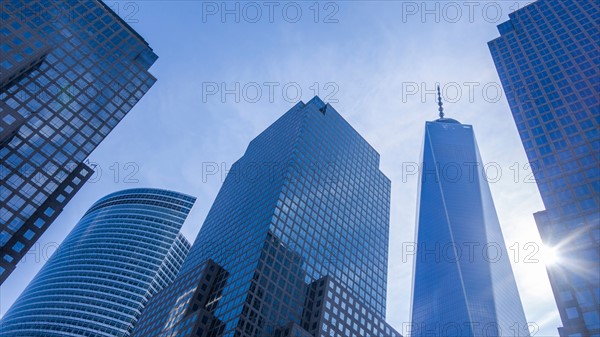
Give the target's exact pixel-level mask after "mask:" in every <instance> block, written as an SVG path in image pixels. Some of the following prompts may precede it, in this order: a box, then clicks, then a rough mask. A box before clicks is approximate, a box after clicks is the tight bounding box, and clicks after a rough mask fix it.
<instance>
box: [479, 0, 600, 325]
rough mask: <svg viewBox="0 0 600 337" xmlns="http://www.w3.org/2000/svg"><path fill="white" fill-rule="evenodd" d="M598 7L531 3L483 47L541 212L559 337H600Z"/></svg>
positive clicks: (577, 1) (568, 1)
mask: <svg viewBox="0 0 600 337" xmlns="http://www.w3.org/2000/svg"><path fill="white" fill-rule="evenodd" d="M599 19H600V5H599V4H598V2H597V1H593V0H562V1H549V0H539V1H536V2H534V3H532V4H530V5H528V6H526V7H524V8H522V9H520V10H518V11H516V12H514V13H512V14H511V15H510V20H509V21H507V22H505V23H502V24H501V25H499V26H498V30H499V31H500V35H501V36H500V37H499V38H497V39H495V40H493V41H491V42H489V47H490V50H491V53H492V56H493V59H494V63H495V64H496V68H497V70H498V74H499V76H500V80H501V81H502V85H503V87H504V91H505V92H506V97H507V99H508V103H509V105H510V108H511V110H512V115H513V117H514V120H515V124H516V125H517V129H518V131H519V134H520V136H521V141H522V142H523V146H524V147H525V152H526V153H527V157H528V159H529V162H530V163H531V166H532V167H533V169H534V170H533V173H534V175H535V178H536V182H537V185H538V188H539V191H540V194H541V196H542V200H543V202H544V206H545V208H546V209H545V210H543V211H541V212H538V213H536V214H535V220H536V223H537V226H538V229H539V231H540V235H541V238H542V241H543V242H544V245H545V246H546V249H550V250H553V251H554V253H555V255H556V256H557V257H558V259H557V261H555V262H554V263H552V264H549V265H548V266H547V270H548V275H549V278H550V283H551V285H552V290H553V292H554V297H555V299H556V303H557V305H558V309H559V312H560V317H561V319H562V324H563V327H562V328H560V329H559V332H560V335H561V336H563V337H565V336H567V337H588V336H596V337H598V336H600V271H599V270H600V248H599V247H600V168H599V167H600V152H599V148H600V142H599V141H600V136H599V131H598V130H599V124H600V104H599V98H600V74H599V71H598V67H599V66H600V52H599V51H598V41H600V32H599V31H598V20H599Z"/></svg>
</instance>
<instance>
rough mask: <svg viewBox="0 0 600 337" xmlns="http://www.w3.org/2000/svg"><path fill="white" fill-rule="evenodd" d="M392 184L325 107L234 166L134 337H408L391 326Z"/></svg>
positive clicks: (314, 107)
mask: <svg viewBox="0 0 600 337" xmlns="http://www.w3.org/2000/svg"><path fill="white" fill-rule="evenodd" d="M389 207H390V181H389V180H388V178H386V176H385V175H384V174H383V173H382V172H381V171H380V170H379V155H378V153H377V152H376V151H375V150H374V149H373V148H372V147H371V146H370V145H369V144H368V143H367V142H366V141H365V140H364V139H363V138H362V137H361V136H360V135H359V134H358V133H357V132H356V131H355V130H354V129H353V128H352V127H351V126H350V125H349V124H348V123H347V122H346V121H345V120H344V119H343V118H342V117H341V116H340V115H339V114H338V112H337V111H335V110H334V109H333V108H332V107H331V106H330V105H328V104H325V103H323V102H322V101H321V100H320V99H319V98H318V97H315V98H313V99H312V100H311V101H309V102H308V103H307V104H304V103H302V102H299V103H298V104H296V105H295V106H294V107H293V108H292V109H290V110H289V111H288V112H286V113H285V114H284V115H283V116H282V117H281V118H279V119H278V120H277V121H276V122H274V123H273V124H272V125H271V126H269V127H268V128H267V129H266V130H265V131H264V132H262V133H261V134H260V135H259V136H258V137H256V138H255V139H254V140H253V141H252V142H251V143H250V145H249V146H248V148H247V150H246V152H245V154H244V155H243V156H242V157H241V158H240V159H239V160H238V161H237V162H235V163H234V164H233V165H232V167H231V170H230V172H229V173H228V175H227V178H226V179H225V181H224V183H223V186H222V187H221V190H220V191H219V194H218V195H217V197H216V199H215V202H214V204H213V206H212V208H211V209H210V211H209V213H208V215H207V217H206V220H205V222H204V225H203V226H202V228H201V230H200V233H199V234H198V237H197V238H196V241H195V243H194V244H193V246H192V248H191V250H190V254H189V256H188V258H187V259H186V261H185V263H184V265H183V267H182V268H181V271H180V273H179V275H178V277H177V279H176V280H175V282H174V283H173V285H172V286H170V287H167V288H166V289H165V290H163V291H162V292H160V293H158V294H157V295H156V296H154V297H153V298H152V300H151V302H150V303H149V304H148V306H147V308H146V309H145V310H144V313H143V314H142V318H141V319H140V321H139V323H138V325H137V326H136V328H135V329H134V336H144V337H149V336H265V337H267V336H277V337H282V336H315V337H316V336H333V335H335V334H339V335H345V336H350V334H353V335H360V336H385V337H389V336H395V337H397V336H399V334H398V333H397V332H396V331H394V329H393V328H391V327H390V326H389V325H388V324H387V323H385V305H386V303H385V301H386V283H387V256H388V232H389Z"/></svg>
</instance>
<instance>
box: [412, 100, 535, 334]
mask: <svg viewBox="0 0 600 337" xmlns="http://www.w3.org/2000/svg"><path fill="white" fill-rule="evenodd" d="M440 110H441V108H440ZM483 167H484V164H483V162H482V159H481V156H480V154H479V149H478V147H477V142H476V140H475V135H474V132H473V128H472V126H471V125H465V124H461V123H459V122H458V121H456V120H454V119H450V118H443V114H442V117H441V118H440V119H438V120H436V121H433V122H427V123H426V125H425V139H424V142H423V151H422V167H421V172H420V178H419V195H418V210H417V230H416V240H415V241H416V243H417V247H416V254H415V263H414V275H413V290H412V308H411V311H412V322H411V327H410V328H411V336H413V337H417V336H419V337H420V336H446V337H449V336H457V337H458V336H460V337H471V336H472V337H504V336H529V329H528V325H527V321H526V319H525V314H524V312H523V306H522V304H521V299H520V297H519V293H518V290H517V285H516V282H515V279H514V276H513V272H512V268H511V266H510V261H509V255H508V254H507V250H506V245H505V243H504V238H503V235H502V231H501V229H500V223H499V221H498V216H497V215H496V210H495V207H494V202H493V200H492V195H491V192H490V188H489V185H488V182H487V180H486V177H485V174H484V171H483Z"/></svg>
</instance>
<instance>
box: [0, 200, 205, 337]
mask: <svg viewBox="0 0 600 337" xmlns="http://www.w3.org/2000/svg"><path fill="white" fill-rule="evenodd" d="M194 201H195V198H193V197H190V196H187V195H183V194H180V193H176V192H171V191H165V190H158V189H147V188H136V189H130V190H125V191H120V192H115V193H112V194H109V195H108V196H106V197H104V198H102V199H100V200H99V201H97V202H96V203H95V204H94V205H92V207H91V208H90V209H89V210H88V211H87V212H86V213H85V215H84V216H83V218H81V220H80V221H79V223H78V224H77V225H76V226H75V227H74V228H73V230H72V231H71V233H70V234H69V235H68V236H67V238H66V239H65V241H64V242H63V243H62V244H61V245H60V247H59V248H58V250H57V251H56V252H55V253H54V254H53V255H52V257H51V258H50V259H49V260H48V262H47V263H46V264H45V265H44V266H43V267H42V269H41V270H40V272H39V273H38V274H37V275H36V276H35V278H34V279H33V281H31V283H30V284H29V285H28V287H27V288H26V289H25V291H23V293H22V294H21V295H20V296H19V298H18V299H17V301H16V302H15V303H14V304H13V305H12V307H11V308H10V309H9V310H8V312H7V313H6V315H5V316H4V317H3V319H2V321H1V322H0V324H1V326H2V329H1V331H0V336H2V337H22V336H28V337H36V336H39V337H42V336H43V337H59V336H60V337H65V336H73V337H81V336H96V337H99V336H106V337H114V336H123V337H126V336H129V335H130V333H131V329H132V326H133V325H134V323H135V322H136V321H137V319H138V318H139V316H140V313H141V311H142V309H143V308H144V306H145V305H146V303H147V301H148V299H149V298H150V297H151V296H152V295H153V294H155V293H156V292H158V291H160V290H161V289H163V288H164V287H166V286H167V285H169V284H170V283H171V282H172V281H173V280H174V279H175V277H176V276H177V273H178V271H179V269H180V267H181V265H182V263H183V261H184V259H185V257H186V256H187V253H188V252H189V249H190V246H191V245H190V243H189V242H188V241H187V240H186V239H185V238H184V237H183V235H182V234H180V233H179V230H180V228H181V226H182V224H183V222H184V221H185V219H186V217H187V215H188V213H189V211H190V209H191V207H192V205H193V204H194Z"/></svg>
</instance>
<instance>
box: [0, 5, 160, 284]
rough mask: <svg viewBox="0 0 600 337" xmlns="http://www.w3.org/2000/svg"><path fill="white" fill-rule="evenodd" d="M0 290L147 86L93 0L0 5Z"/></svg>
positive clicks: (143, 63)
mask: <svg viewBox="0 0 600 337" xmlns="http://www.w3.org/2000/svg"><path fill="white" fill-rule="evenodd" d="M0 23H1V25H0V247H1V254H0V284H1V283H2V282H4V280H6V278H7V277H8V275H9V274H10V273H11V272H12V271H13V270H14V268H15V266H16V265H17V263H18V262H19V261H20V260H21V258H22V257H23V256H24V255H25V254H26V253H27V251H28V250H29V248H30V247H31V246H32V245H33V244H34V243H35V242H36V241H37V240H38V239H39V237H40V236H41V235H42V233H43V232H44V231H45V230H46V229H47V228H48V226H49V225H50V224H51V223H52V221H54V219H55V218H56V217H57V216H58V214H59V213H60V212H61V211H62V209H63V208H64V206H65V205H66V204H67V202H68V201H69V200H70V199H71V198H72V197H73V195H74V194H75V193H77V191H78V190H79V189H80V188H81V186H82V185H83V184H84V183H85V182H86V181H87V180H88V179H89V177H90V176H91V175H92V174H93V170H92V169H91V168H89V167H88V166H87V165H86V164H85V163H84V161H85V159H86V158H87V156H88V155H89V154H90V153H91V152H92V151H93V150H94V149H95V148H96V146H97V145H98V144H99V143H100V142H101V141H102V140H103V139H104V137H106V135H108V134H109V133H110V131H111V130H112V129H113V128H114V127H115V126H116V125H117V124H118V123H119V121H120V120H121V119H122V118H123V117H124V116H125V115H126V114H127V112H128V111H129V110H130V109H131V108H132V107H133V106H134V105H135V104H136V103H137V102H138V100H139V99H140V98H141V97H142V96H143V95H144V94H145V93H146V92H147V91H148V89H149V88H150V87H151V86H152V85H153V84H154V82H155V81H156V80H155V78H154V77H153V76H152V75H150V74H149V73H148V68H149V67H150V66H151V65H152V64H153V63H154V61H155V60H156V59H157V56H156V55H155V54H154V52H153V51H152V49H151V48H150V47H149V46H148V44H147V43H146V41H144V39H143V38H142V37H141V36H140V35H139V34H137V33H136V32H135V31H134V30H133V29H132V28H131V27H130V26H129V25H127V24H126V23H125V22H124V21H123V20H121V19H120V18H119V17H118V16H117V14H115V13H114V12H113V11H112V10H111V9H109V8H108V7H107V6H106V5H105V4H104V3H102V2H101V1H100V0H85V1H79V0H65V1H49V0H35V1H24V0H6V1H4V0H3V1H2V2H1V3H0Z"/></svg>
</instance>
